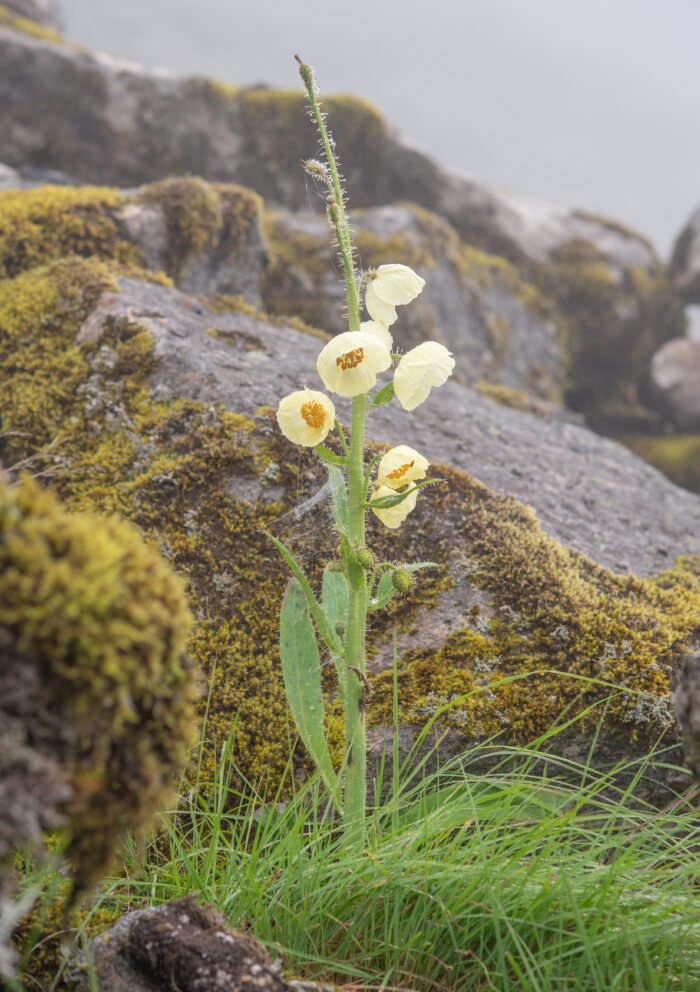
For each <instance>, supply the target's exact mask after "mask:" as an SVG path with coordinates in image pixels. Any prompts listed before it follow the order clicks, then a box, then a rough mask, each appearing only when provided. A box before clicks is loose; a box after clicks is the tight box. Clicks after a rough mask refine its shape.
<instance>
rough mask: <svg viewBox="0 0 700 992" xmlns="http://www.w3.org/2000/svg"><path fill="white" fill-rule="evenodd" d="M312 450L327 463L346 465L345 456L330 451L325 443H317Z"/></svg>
mask: <svg viewBox="0 0 700 992" xmlns="http://www.w3.org/2000/svg"><path fill="white" fill-rule="evenodd" d="M314 451H315V452H316V454H317V455H318V457H319V458H322V459H323V460H324V462H328V464H329V465H347V458H345V457H344V456H343V455H336V453H335V451H331V449H330V448H327V447H326V446H325V444H317V445H316V447H315V448H314Z"/></svg>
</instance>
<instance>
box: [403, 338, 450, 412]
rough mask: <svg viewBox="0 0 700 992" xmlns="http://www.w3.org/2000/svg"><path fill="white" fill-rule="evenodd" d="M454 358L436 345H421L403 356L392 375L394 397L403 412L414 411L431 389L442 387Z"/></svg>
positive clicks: (429, 342)
mask: <svg viewBox="0 0 700 992" xmlns="http://www.w3.org/2000/svg"><path fill="white" fill-rule="evenodd" d="M454 367H455V362H454V358H453V357H452V355H451V353H450V352H449V351H448V350H447V348H445V346H444V345H442V344H438V342H437V341H424V342H423V344H419V345H418V346H417V347H415V348H412V349H411V351H408V352H406V354H405V355H404V356H403V358H402V359H401V360H400V362H399V364H398V365H397V367H396V372H395V373H394V393H395V395H396V397H397V399H398V401H399V403H400V404H401V406H402V407H403V408H404V410H415V408H416V407H417V406H420V404H421V403H422V402H423V401H424V400H426V399H427V398H428V394H429V393H430V390H431V389H432V387H433V386H442V385H443V383H445V382H446V381H447V379H448V378H449V377H450V375H451V374H452V370H453V368H454Z"/></svg>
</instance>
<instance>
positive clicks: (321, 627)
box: [263, 530, 339, 654]
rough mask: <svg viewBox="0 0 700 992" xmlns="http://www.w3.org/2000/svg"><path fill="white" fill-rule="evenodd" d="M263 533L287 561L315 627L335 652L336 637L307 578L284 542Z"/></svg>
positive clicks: (336, 646)
mask: <svg viewBox="0 0 700 992" xmlns="http://www.w3.org/2000/svg"><path fill="white" fill-rule="evenodd" d="M263 534H265V535H266V537H269V539H270V540H271V541H272V543H273V544H274V546H275V547H276V548H277V550H278V551H279V553H280V554H281V555H282V557H283V558H284V560H285V561H286V562H287V564H288V565H289V567H290V568H291V570H292V572H293V573H294V576H295V578H296V579H297V581H298V582H299V585H300V586H301V588H302V590H303V592H304V597H305V599H306V605H307V606H308V608H309V611H310V613H311V615H312V617H313V618H314V620H315V621H316V627H317V628H318V632H319V634H320V635H321V638H322V639H323V641H324V642H325V644H326V647H327V648H328V650H329V651H330V652H331V653H332V654H334V653H337V652H338V650H339V648H338V644H337V641H336V638H335V637H334V636H333V634H332V633H331V631H330V630H329V628H328V624H327V623H326V615H325V613H324V612H323V610H322V609H321V604H320V603H319V601H318V600H317V599H316V597H315V596H314V591H313V589H312V588H311V586H310V585H309V580H308V579H307V578H306V576H305V575H304V573H303V572H302V570H301V569H300V568H299V566H298V565H297V563H296V561H295V560H294V556H293V555H292V553H291V551H289V550H288V549H287V548H286V547H285V546H284V544H282V542H281V541H278V540H277V538H276V537H275V536H274V534H271V533H270V532H269V531H267V530H264V531H263Z"/></svg>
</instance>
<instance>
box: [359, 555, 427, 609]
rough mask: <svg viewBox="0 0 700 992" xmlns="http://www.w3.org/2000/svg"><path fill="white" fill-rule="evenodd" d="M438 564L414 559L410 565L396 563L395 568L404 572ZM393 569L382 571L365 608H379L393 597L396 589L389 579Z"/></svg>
mask: <svg viewBox="0 0 700 992" xmlns="http://www.w3.org/2000/svg"><path fill="white" fill-rule="evenodd" d="M439 567H440V566H439V565H438V563H437V562H436V561H414V562H412V563H411V564H410V565H397V568H402V569H403V570H404V571H405V572H417V571H418V569H419V568H439ZM392 571H393V569H389V570H388V571H386V572H384V573H383V574H382V576H381V578H380V579H379V582H378V583H377V588H376V591H375V593H374V596H373V597H372V598H371V599H370V601H369V603H368V604H367V609H369V610H381V609H382V608H383V607H384V606H386V605H387V604H388V603H390V602H391V600H392V599H393V598H394V594H395V592H396V590H395V589H394V586H393V583H392V581H391V573H392Z"/></svg>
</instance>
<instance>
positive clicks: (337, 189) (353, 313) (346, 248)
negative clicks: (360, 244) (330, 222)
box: [296, 55, 360, 331]
mask: <svg viewBox="0 0 700 992" xmlns="http://www.w3.org/2000/svg"><path fill="white" fill-rule="evenodd" d="M296 58H297V60H298V62H299V65H300V69H301V73H300V74H301V78H302V80H303V82H304V85H305V86H306V92H307V93H308V94H309V100H310V102H311V109H312V111H313V115H314V120H315V121H316V127H317V128H318V131H319V134H320V135H321V141H322V143H323V148H324V151H325V153H326V160H327V161H328V168H329V169H330V173H331V187H332V189H331V192H332V196H333V200H334V202H335V205H336V208H337V210H338V221H337V223H336V224H335V225H334V227H335V231H336V236H337V238H338V247H339V248H340V254H341V256H342V259H343V267H344V269H345V292H346V294H347V299H348V326H349V328H350V330H351V331H358V330H359V329H360V309H359V304H358V298H357V282H356V280H355V266H354V264H353V259H352V242H351V240H350V226H349V224H348V218H347V214H346V213H345V201H344V200H343V190H342V188H341V186H340V176H339V175H338V166H337V164H336V160H335V153H334V151H333V145H332V144H331V139H330V137H329V134H328V131H327V129H326V122H325V121H324V119H323V114H322V113H321V107H320V104H319V102H318V97H317V96H316V93H315V92H314V85H313V79H312V70H311V68H310V66H307V65H305V64H304V63H303V62H302V61H301V59H300V58H299V56H298V55H297V56H296Z"/></svg>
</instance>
